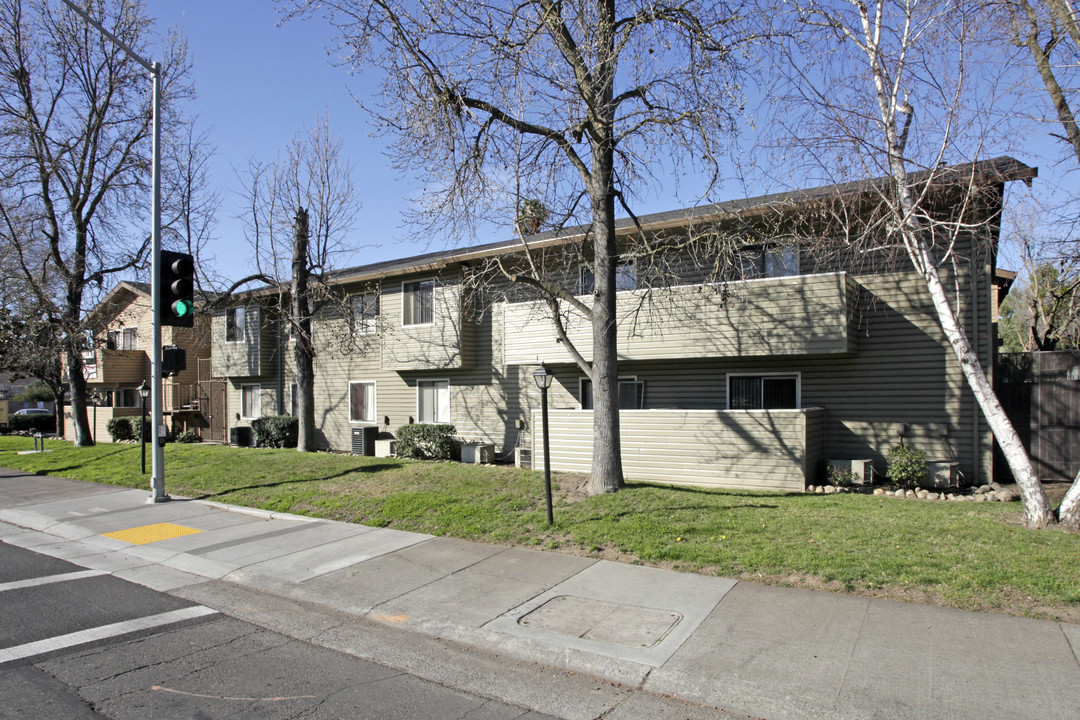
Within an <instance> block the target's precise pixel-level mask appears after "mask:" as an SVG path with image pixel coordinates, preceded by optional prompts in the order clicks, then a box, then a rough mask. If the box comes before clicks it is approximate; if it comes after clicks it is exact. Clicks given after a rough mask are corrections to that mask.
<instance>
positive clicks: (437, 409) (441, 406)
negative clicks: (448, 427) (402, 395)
mask: <svg viewBox="0 0 1080 720" xmlns="http://www.w3.org/2000/svg"><path fill="white" fill-rule="evenodd" d="M416 416H417V419H418V420H419V422H422V423H448V422H450V381H449V380H417V381H416Z"/></svg>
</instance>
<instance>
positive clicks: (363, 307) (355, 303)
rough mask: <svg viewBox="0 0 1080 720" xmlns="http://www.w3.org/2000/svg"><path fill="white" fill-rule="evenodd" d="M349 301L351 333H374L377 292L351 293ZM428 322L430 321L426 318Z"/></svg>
mask: <svg viewBox="0 0 1080 720" xmlns="http://www.w3.org/2000/svg"><path fill="white" fill-rule="evenodd" d="M349 301H350V307H349V310H350V315H349V327H350V328H351V329H352V333H353V335H374V334H375V323H376V321H377V320H378V319H379V295H378V293H373V292H367V293H360V294H359V295H353V296H352V297H351V298H349ZM428 322H431V321H430V320H428ZM408 324H409V323H406V325H408Z"/></svg>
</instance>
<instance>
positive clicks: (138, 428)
mask: <svg viewBox="0 0 1080 720" xmlns="http://www.w3.org/2000/svg"><path fill="white" fill-rule="evenodd" d="M153 426H154V423H153V422H151V421H150V418H149V417H148V418H146V424H145V425H143V419H142V416H141V415H138V416H136V417H133V418H131V439H132V440H138V439H139V438H140V437H141V438H142V439H144V440H146V442H150V441H151V440H153V439H154V438H153V435H152V434H151V432H150V431H151V429H152V428H153ZM140 433H141V434H140Z"/></svg>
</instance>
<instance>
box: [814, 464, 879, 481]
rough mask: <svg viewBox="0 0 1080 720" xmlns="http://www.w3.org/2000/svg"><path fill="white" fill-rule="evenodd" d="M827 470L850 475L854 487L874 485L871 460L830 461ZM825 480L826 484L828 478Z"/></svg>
mask: <svg viewBox="0 0 1080 720" xmlns="http://www.w3.org/2000/svg"><path fill="white" fill-rule="evenodd" d="M829 470H831V471H832V472H837V473H846V474H848V475H850V476H851V482H852V484H854V485H873V484H874V462H873V460H830V461H829ZM825 480H826V482H828V481H829V478H828V477H826V478H825Z"/></svg>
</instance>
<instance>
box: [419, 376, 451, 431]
mask: <svg viewBox="0 0 1080 720" xmlns="http://www.w3.org/2000/svg"><path fill="white" fill-rule="evenodd" d="M422 382H424V383H438V382H444V383H446V414H447V417H446V419H445V420H436V421H435V422H433V423H432V422H427V421H426V420H421V419H420V383H422ZM451 387H453V386H452V385H451V384H450V378H418V379H417V381H416V422H417V423H418V424H424V425H446V424H448V423H451V422H452V421H451V419H450V418H452V417H454V408H453V407H452V405H451V394H450V388H451Z"/></svg>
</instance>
